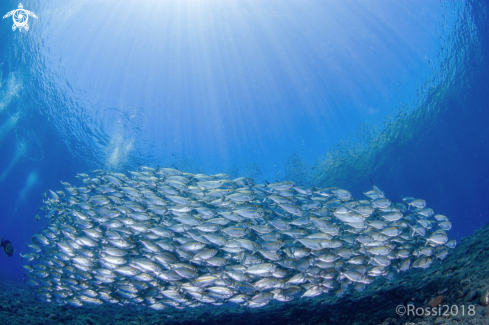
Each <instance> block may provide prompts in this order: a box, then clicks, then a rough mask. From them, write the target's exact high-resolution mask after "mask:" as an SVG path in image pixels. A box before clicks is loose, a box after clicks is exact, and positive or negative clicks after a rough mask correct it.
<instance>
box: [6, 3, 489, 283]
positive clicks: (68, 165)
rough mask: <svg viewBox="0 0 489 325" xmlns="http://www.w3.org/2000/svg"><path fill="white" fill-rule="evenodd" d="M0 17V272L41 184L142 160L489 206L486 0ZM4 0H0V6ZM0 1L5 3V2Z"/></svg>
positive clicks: (101, 9) (472, 219)
mask: <svg viewBox="0 0 489 325" xmlns="http://www.w3.org/2000/svg"><path fill="white" fill-rule="evenodd" d="M23 5H24V8H25V9H27V10H30V11H32V12H34V13H35V14H36V15H37V16H38V18H37V19H35V18H29V21H28V22H29V26H30V29H29V31H21V32H19V31H18V30H16V31H12V28H11V26H12V20H11V18H8V19H3V20H2V21H1V25H0V28H1V31H0V149H1V155H0V206H1V207H2V209H1V214H0V236H2V237H3V238H6V239H9V240H11V241H12V243H13V244H14V247H15V249H16V254H15V255H14V256H13V257H11V258H9V257H7V256H6V255H5V254H3V253H2V254H0V265H1V268H0V273H1V274H6V275H9V276H12V277H15V278H18V279H21V278H22V276H23V273H24V270H23V268H22V267H21V265H22V261H21V259H20V256H19V254H18V253H22V254H23V253H26V252H27V251H28V248H27V244H28V243H30V241H31V236H32V234H33V233H35V232H38V231H39V230H40V229H43V227H45V226H46V222H45V221H41V222H37V221H36V220H35V218H34V216H35V215H36V214H37V213H38V211H37V210H38V208H39V207H40V206H41V205H42V199H43V193H45V192H46V191H47V190H48V189H52V190H58V189H61V184H60V180H63V181H68V182H73V181H74V179H73V176H74V174H76V173H80V172H88V171H90V170H93V169H99V168H100V169H105V170H111V171H120V172H124V171H126V170H128V169H135V168H137V167H138V166H141V165H147V166H151V167H157V166H160V167H173V168H177V169H180V170H182V171H188V172H192V173H196V172H203V173H206V174H213V173H219V172H225V173H228V174H230V175H231V176H232V177H239V176H248V177H253V178H254V179H256V180H257V181H258V182H263V181H269V182H272V181H283V180H291V181H294V182H296V183H298V184H302V185H308V186H317V187H326V186H338V187H343V188H345V189H348V190H350V191H351V192H352V193H353V194H354V195H355V196H356V197H361V193H362V191H365V190H368V189H370V188H371V184H370V180H369V179H372V180H373V181H374V182H375V183H376V184H377V185H378V186H379V187H381V188H382V189H383V190H384V191H385V192H386V193H388V194H389V195H390V198H391V199H392V200H394V201H396V200H401V197H402V196H414V197H420V198H423V199H425V200H426V201H427V203H428V206H429V207H431V208H433V209H434V210H435V211H436V212H437V213H442V214H444V215H446V216H448V217H449V219H450V220H451V221H452V223H453V228H452V229H451V230H450V231H449V236H450V238H451V239H457V240H460V239H461V238H463V237H466V236H470V235H471V234H473V233H474V231H476V230H477V229H479V228H480V227H482V226H483V225H485V224H486V223H487V221H488V220H489V219H488V218H487V215H488V213H487V212H488V209H489V202H488V199H487V195H488V190H487V188H488V186H489V169H488V166H489V146H488V144H489V132H488V128H489V123H488V122H489V113H488V112H487V104H488V102H489V100H488V99H489V84H488V82H487V81H488V75H489V74H488V72H489V71H488V66H487V55H488V53H489V52H488V44H489V40H488V30H489V28H488V27H489V24H488V17H487V13H488V11H487V9H488V8H487V4H486V3H485V2H481V1H475V0H474V1H396V2H392V1H361V2H360V1H312V0H311V1H289V0H285V1H284V0H280V1H279V0H274V1H258V0H248V1H229V0H226V1H225V0H202V1H176V0H174V1H170V0H168V1H159V2H157V1H124V2H120V1H110V0H107V1H103V2H98V1H49V2H42V1H26V2H24V3H23ZM17 6H18V3H17V2H14V1H2V2H1V3H0V9H1V12H2V13H3V14H5V13H7V12H9V11H11V10H14V9H16V8H17ZM3 14H2V15H3Z"/></svg>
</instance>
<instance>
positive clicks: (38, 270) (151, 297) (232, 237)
mask: <svg viewBox="0 0 489 325" xmlns="http://www.w3.org/2000/svg"><path fill="white" fill-rule="evenodd" d="M76 177H77V178H78V179H79V180H80V181H81V182H82V184H81V185H80V186H78V187H76V186H73V185H71V184H69V183H66V182H62V184H63V185H64V189H63V190H60V191H56V192H55V191H51V190H49V191H48V193H46V194H45V197H44V203H45V205H44V206H43V207H42V208H41V210H43V211H44V212H45V214H46V215H45V216H46V218H48V222H49V226H48V227H46V228H45V229H44V230H42V231H41V232H40V233H37V234H34V235H33V238H32V244H30V245H29V247H30V248H31V249H32V252H30V253H27V254H25V255H22V258H23V259H24V260H25V261H26V264H25V265H24V268H25V269H26V284H27V285H28V286H29V287H31V288H32V289H33V290H35V292H36V296H37V298H38V299H40V300H42V301H46V302H55V303H58V304H69V305H72V306H82V305H85V304H102V303H104V302H109V303H117V304H139V305H145V306H148V307H150V308H153V309H155V310H162V309H165V308H168V307H170V306H171V307H175V308H186V307H196V306H201V305H203V304H213V305H222V304H224V303H235V304H238V305H243V306H247V307H250V308H256V307H262V306H265V305H267V304H268V303H269V302H270V301H272V300H277V301H282V302H285V301H290V300H292V299H294V298H300V297H315V296H319V295H321V294H322V293H328V292H329V293H332V294H335V295H337V296H339V297H340V296H342V295H344V294H345V293H347V292H348V290H358V291H362V290H363V289H364V288H365V286H366V285H368V284H369V283H371V282H372V281H374V280H375V279H376V278H377V277H384V276H387V277H394V276H395V275H396V274H397V273H398V272H402V271H406V270H408V269H409V268H411V267H416V268H427V267H429V266H430V265H431V263H432V261H433V260H434V259H436V258H438V259H444V258H445V257H446V256H447V254H448V250H449V248H454V247H455V245H456V242H455V241H454V240H451V241H449V240H448V237H447V234H446V231H448V230H449V229H450V228H451V223H450V221H449V220H448V219H447V217H445V216H443V215H440V214H437V215H435V214H434V211H433V210H432V209H431V208H428V207H426V202H425V201H424V200H423V199H415V198H412V197H404V198H403V199H402V202H393V201H391V200H390V199H389V198H387V197H386V196H385V194H384V193H383V192H382V191H381V190H380V189H379V188H378V187H377V186H375V185H373V190H370V191H368V192H365V193H364V195H365V197H366V199H363V200H358V199H355V198H353V196H352V194H351V193H350V192H348V191H346V190H344V189H340V188H336V187H331V188H309V187H304V186H298V185H295V184H294V183H292V182H282V183H273V184H268V183H265V184H256V183H255V182H254V180H253V179H251V178H237V179H235V180H230V179H229V176H228V175H226V174H217V175H211V176H209V175H203V174H190V173H185V172H181V171H179V170H176V169H172V168H157V169H154V168H150V167H140V168H138V171H129V172H128V173H127V175H125V174H123V173H115V172H105V171H103V170H95V171H93V172H91V173H90V175H88V174H77V175H76ZM36 219H39V216H36Z"/></svg>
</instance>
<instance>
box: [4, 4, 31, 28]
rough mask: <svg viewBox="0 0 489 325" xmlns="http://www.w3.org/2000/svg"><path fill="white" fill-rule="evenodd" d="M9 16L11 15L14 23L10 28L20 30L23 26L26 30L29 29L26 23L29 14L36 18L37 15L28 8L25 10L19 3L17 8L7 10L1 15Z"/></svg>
mask: <svg viewBox="0 0 489 325" xmlns="http://www.w3.org/2000/svg"><path fill="white" fill-rule="evenodd" d="M10 16H12V18H13V20H14V24H13V25H12V30H13V31H15V30H16V29H17V28H18V29H19V32H20V31H21V30H22V28H24V29H25V31H26V32H27V31H28V30H29V25H27V21H28V20H29V16H31V17H33V18H37V16H36V15H35V14H34V13H33V12H30V11H29V10H25V9H24V6H23V5H22V3H19V9H15V10H12V11H9V12H7V14H6V15H5V16H3V18H7V17H10Z"/></svg>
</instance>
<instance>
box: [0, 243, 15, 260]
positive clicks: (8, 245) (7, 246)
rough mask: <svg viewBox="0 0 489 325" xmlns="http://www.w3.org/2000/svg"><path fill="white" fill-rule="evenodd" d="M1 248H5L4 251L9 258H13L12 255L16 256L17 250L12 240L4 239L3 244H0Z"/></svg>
mask: <svg viewBox="0 0 489 325" xmlns="http://www.w3.org/2000/svg"><path fill="white" fill-rule="evenodd" d="M0 247H3V251H4V252H5V254H7V256H10V257H11V256H12V255H14V251H15V250H14V247H13V246H12V243H11V242H10V240H3V239H2V243H1V244H0Z"/></svg>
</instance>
